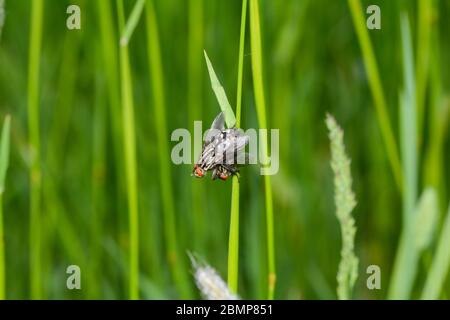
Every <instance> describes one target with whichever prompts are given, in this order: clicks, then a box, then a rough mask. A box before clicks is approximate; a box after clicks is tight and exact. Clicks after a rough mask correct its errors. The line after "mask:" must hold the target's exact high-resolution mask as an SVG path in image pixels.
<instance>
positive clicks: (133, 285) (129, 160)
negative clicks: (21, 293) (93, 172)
mask: <svg viewBox="0 0 450 320" xmlns="http://www.w3.org/2000/svg"><path fill="white" fill-rule="evenodd" d="M122 1H123V0H117V8H118V17H119V28H120V30H122V29H123V28H124V24H125V23H124V9H123V2H122ZM120 73H121V77H120V80H121V81H120V82H121V94H122V100H121V101H122V117H123V118H122V119H123V143H124V153H125V175H126V182H127V197H128V215H129V237H130V239H129V242H130V255H129V259H130V260H129V297H130V299H138V298H139V216H138V190H137V161H136V132H135V120H134V102H133V84H132V79H131V70H130V61H129V53H128V46H126V45H121V46H120Z"/></svg>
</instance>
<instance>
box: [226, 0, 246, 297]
mask: <svg viewBox="0 0 450 320" xmlns="http://www.w3.org/2000/svg"><path fill="white" fill-rule="evenodd" d="M246 17H247V0H243V1H242V13H241V29H240V35H239V58H238V76H237V93H236V127H237V128H239V127H240V125H241V109H242V78H243V69H244V47H245V21H246ZM238 275H239V180H238V177H236V176H233V182H232V187H231V212H230V236H229V240H228V287H229V288H230V290H231V291H232V292H234V293H237V292H238V282H239V281H238V280H239V279H238Z"/></svg>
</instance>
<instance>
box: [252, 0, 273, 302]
mask: <svg viewBox="0 0 450 320" xmlns="http://www.w3.org/2000/svg"><path fill="white" fill-rule="evenodd" d="M250 44H251V52H252V73H253V87H254V93H255V101H256V112H257V117H258V123H259V128H260V129H266V128H267V119H266V102H265V99H264V82H263V70H262V48H261V26H260V19H259V5H258V0H250ZM262 137H263V138H262V141H261V143H260V147H261V148H262V150H261V153H260V154H268V153H267V150H268V144H267V137H266V136H265V135H262ZM264 188H265V205H266V227H267V230H266V231H267V259H268V277H267V281H268V292H267V298H268V299H273V298H274V293H275V283H276V270H275V244H274V226H273V200H272V184H271V179H270V176H269V175H265V176H264Z"/></svg>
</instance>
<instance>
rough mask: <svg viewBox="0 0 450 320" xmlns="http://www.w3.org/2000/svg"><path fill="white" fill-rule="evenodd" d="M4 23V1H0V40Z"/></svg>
mask: <svg viewBox="0 0 450 320" xmlns="http://www.w3.org/2000/svg"><path fill="white" fill-rule="evenodd" d="M4 23H5V1H4V0H0V39H1V38H2V29H3V24H4Z"/></svg>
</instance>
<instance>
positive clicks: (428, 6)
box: [416, 0, 434, 144]
mask: <svg viewBox="0 0 450 320" xmlns="http://www.w3.org/2000/svg"><path fill="white" fill-rule="evenodd" d="M433 6H434V4H433V0H419V1H418V10H417V20H418V23H417V60H416V83H417V91H416V92H417V94H416V97H417V134H418V137H419V139H421V137H423V123H424V111H425V93H426V89H427V81H428V70H429V60H430V50H431V46H430V39H431V25H432V19H433ZM422 142H423V141H420V140H419V143H420V144H421V143H422Z"/></svg>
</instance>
